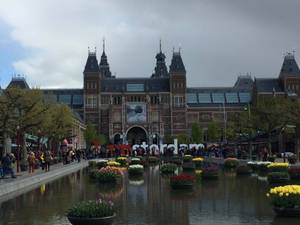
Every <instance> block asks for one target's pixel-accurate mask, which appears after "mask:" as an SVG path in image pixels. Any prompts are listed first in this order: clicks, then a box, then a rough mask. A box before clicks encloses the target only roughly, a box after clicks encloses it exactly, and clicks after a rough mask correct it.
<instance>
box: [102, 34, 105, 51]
mask: <svg viewBox="0 0 300 225" xmlns="http://www.w3.org/2000/svg"><path fill="white" fill-rule="evenodd" d="M102 41H103V43H102V47H103V52H105V36H103V38H102Z"/></svg>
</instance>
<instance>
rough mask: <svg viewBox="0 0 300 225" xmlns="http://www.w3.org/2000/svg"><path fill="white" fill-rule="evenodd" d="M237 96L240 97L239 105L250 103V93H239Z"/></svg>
mask: <svg viewBox="0 0 300 225" xmlns="http://www.w3.org/2000/svg"><path fill="white" fill-rule="evenodd" d="M239 96H240V103H248V102H250V101H251V95H250V93H246V92H240V93H239Z"/></svg>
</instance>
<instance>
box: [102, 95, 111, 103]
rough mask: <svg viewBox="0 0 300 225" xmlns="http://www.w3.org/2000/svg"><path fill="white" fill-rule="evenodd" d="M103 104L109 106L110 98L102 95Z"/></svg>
mask: <svg viewBox="0 0 300 225" xmlns="http://www.w3.org/2000/svg"><path fill="white" fill-rule="evenodd" d="M101 104H109V96H107V95H102V96H101Z"/></svg>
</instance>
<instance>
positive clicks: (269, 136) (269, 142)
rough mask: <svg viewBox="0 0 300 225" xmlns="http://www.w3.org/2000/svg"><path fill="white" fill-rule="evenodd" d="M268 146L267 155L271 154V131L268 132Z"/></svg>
mask: <svg viewBox="0 0 300 225" xmlns="http://www.w3.org/2000/svg"><path fill="white" fill-rule="evenodd" d="M268 148H269V155H271V154H272V137H271V133H269V134H268Z"/></svg>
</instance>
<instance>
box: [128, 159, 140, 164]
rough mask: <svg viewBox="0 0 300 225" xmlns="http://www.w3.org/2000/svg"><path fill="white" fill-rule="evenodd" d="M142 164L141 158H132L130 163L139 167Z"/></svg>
mask: <svg viewBox="0 0 300 225" xmlns="http://www.w3.org/2000/svg"><path fill="white" fill-rule="evenodd" d="M137 164H141V159H140V158H132V159H131V161H130V165H137Z"/></svg>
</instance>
